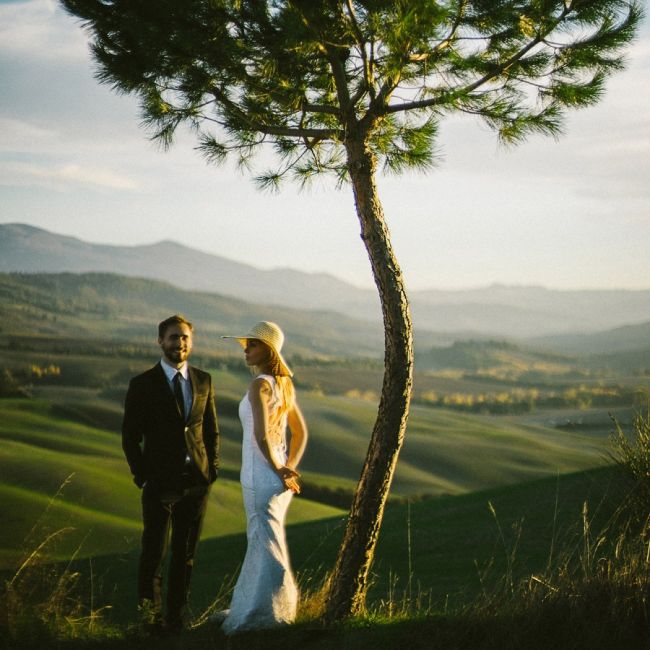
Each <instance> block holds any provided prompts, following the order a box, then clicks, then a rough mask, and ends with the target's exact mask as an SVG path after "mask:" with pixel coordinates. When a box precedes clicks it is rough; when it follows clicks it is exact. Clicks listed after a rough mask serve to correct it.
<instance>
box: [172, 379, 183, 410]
mask: <svg viewBox="0 0 650 650" xmlns="http://www.w3.org/2000/svg"><path fill="white" fill-rule="evenodd" d="M172 383H173V384H174V397H175V398H176V404H177V406H178V410H179V411H180V413H181V417H182V418H183V420H184V419H185V398H184V397H183V389H182V387H181V373H180V372H177V373H176V374H175V375H174V381H173V382H172Z"/></svg>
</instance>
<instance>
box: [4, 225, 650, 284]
mask: <svg viewBox="0 0 650 650" xmlns="http://www.w3.org/2000/svg"><path fill="white" fill-rule="evenodd" d="M0 226H28V227H32V228H37V229H38V230H44V231H46V232H49V233H51V234H53V235H59V236H62V237H70V238H72V239H76V240H78V241H80V242H83V243H84V244H90V245H93V246H108V247H112V248H140V247H148V246H151V247H153V246H157V245H159V244H165V243H171V244H176V245H180V246H183V247H185V248H186V249H188V250H193V251H197V252H199V253H203V254H205V255H212V256H214V257H218V258H223V259H226V260H229V261H231V262H236V263H238V264H245V265H246V266H251V267H253V268H255V269H258V270H263V271H285V270H286V271H293V272H297V273H305V274H308V275H316V276H317V275H327V276H330V277H333V278H335V279H336V280H339V281H340V282H345V283H346V284H348V285H350V286H352V287H355V288H356V289H360V290H362V291H371V292H374V291H376V289H375V288H374V287H368V286H361V285H359V284H355V283H354V282H351V281H349V280H347V279H345V278H343V277H341V276H339V275H337V274H336V272H335V271H327V270H324V271H310V270H304V269H298V268H293V267H289V266H273V267H263V266H256V265H254V264H248V263H247V262H242V261H241V260H237V259H235V258H233V257H229V256H227V255H217V254H216V253H214V252H212V251H209V250H204V249H201V248H200V247H198V246H188V245H186V244H183V243H182V242H179V241H175V240H173V239H159V240H152V241H150V242H145V243H141V244H111V243H106V242H96V241H90V240H88V239H83V238H81V237H78V236H76V235H74V234H67V233H61V232H56V231H54V230H49V229H47V228H40V227H39V226H34V225H32V224H28V223H21V222H9V223H0ZM18 272H20V271H18ZM100 272H101V273H104V271H100ZM34 273H39V271H35V272H34ZM43 273H48V272H47V271H43ZM115 273H116V274H117V275H120V273H119V272H117V271H116V272H115ZM498 287H503V288H513V289H543V290H546V291H560V292H573V291H650V283H649V284H648V285H647V286H645V287H586V288H585V287H553V286H548V285H543V284H517V283H504V282H487V283H485V284H478V285H475V286H466V287H459V288H453V287H435V286H431V287H424V288H418V289H413V290H412V292H427V291H439V292H471V291H480V290H484V289H490V288H498ZM407 289H408V287H407Z"/></svg>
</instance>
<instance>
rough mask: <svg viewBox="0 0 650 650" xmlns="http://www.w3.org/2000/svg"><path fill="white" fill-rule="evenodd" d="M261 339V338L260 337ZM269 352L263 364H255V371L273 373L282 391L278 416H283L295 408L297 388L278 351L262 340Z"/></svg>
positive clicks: (280, 391)
mask: <svg viewBox="0 0 650 650" xmlns="http://www.w3.org/2000/svg"><path fill="white" fill-rule="evenodd" d="M258 340H259V339H258ZM260 343H261V344H262V345H263V346H264V348H265V349H266V351H267V353H268V357H267V358H266V360H265V361H264V365H263V366H255V369H254V370H255V372H256V373H257V372H267V373H268V374H269V375H273V378H274V379H275V383H276V384H277V386H278V389H279V393H280V405H279V407H278V417H281V416H282V415H284V414H285V413H287V412H288V411H290V410H291V409H292V408H293V405H294V404H295V402H296V390H295V388H294V386H293V381H292V380H291V377H290V376H289V375H288V374H287V371H286V369H285V368H284V365H283V364H282V362H281V361H280V357H279V356H278V353H277V352H276V351H275V350H274V349H273V348H272V347H271V346H270V345H268V344H266V343H264V341H260Z"/></svg>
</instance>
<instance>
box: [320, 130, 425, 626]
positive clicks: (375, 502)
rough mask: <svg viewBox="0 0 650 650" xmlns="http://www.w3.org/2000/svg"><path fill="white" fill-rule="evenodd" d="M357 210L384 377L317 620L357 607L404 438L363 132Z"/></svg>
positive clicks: (407, 355) (401, 374)
mask: <svg viewBox="0 0 650 650" xmlns="http://www.w3.org/2000/svg"><path fill="white" fill-rule="evenodd" d="M346 149H347V154H348V169H349V171H350V178H351V181H352V186H353V190H354V198H355V204H356V209H357V216H358V217H359V222H360V224H361V239H362V240H363V242H364V244H365V246H366V250H367V251H368V256H369V258H370V262H371V264H372V271H373V275H374V279H375V283H376V285H377V290H378V292H379V297H380V300H381V308H382V314H383V319H384V337H385V338H384V345H385V354H384V380H383V385H382V391H381V398H380V401H379V409H378V413H377V420H376V421H375V425H374V428H373V432H372V437H371V439H370V445H369V446H368V453H367V456H366V461H365V464H364V466H363V470H362V472H361V478H360V480H359V484H358V486H357V491H356V494H355V498H354V502H353V504H352V508H351V510H350V515H349V518H348V522H347V527H346V531H345V536H344V538H343V542H342V545H341V549H340V551H339V555H338V558H337V561H336V564H335V566H334V570H333V572H332V575H331V577H330V580H329V585H328V590H327V595H326V601H325V612H324V619H325V621H327V622H333V621H337V620H342V619H345V618H348V617H350V616H354V615H357V614H359V613H361V612H362V611H363V609H364V607H365V598H366V592H367V590H368V573H369V570H370V566H371V564H372V560H373V557H374V552H375V546H376V543H377V538H378V535H379V528H380V526H381V520H382V517H383V513H384V506H385V504H386V499H387V497H388V491H389V489H390V485H391V482H392V479H393V474H394V472H395V466H396V464H397V457H398V455H399V451H400V449H401V446H402V442H403V440H404V432H405V429H406V420H407V418H408V412H409V403H410V398H411V387H412V381H413V379H412V376H413V336H412V327H411V315H410V309H409V304H408V299H407V296H406V291H405V289H404V282H403V278H402V271H401V269H400V267H399V265H398V263H397V260H396V259H395V255H394V253H393V249H392V245H391V242H390V234H389V232H388V228H387V226H386V222H385V219H384V213H383V209H382V206H381V203H380V201H379V197H378V195H377V187H376V184H375V171H376V162H375V157H374V156H373V154H372V152H371V151H370V149H369V148H368V146H367V144H366V142H365V138H359V139H356V140H355V139H348V140H347V141H346Z"/></svg>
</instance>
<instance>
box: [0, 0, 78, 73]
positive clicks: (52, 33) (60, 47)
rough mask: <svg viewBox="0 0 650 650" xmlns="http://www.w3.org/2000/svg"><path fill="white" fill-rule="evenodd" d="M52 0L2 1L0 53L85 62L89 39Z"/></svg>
mask: <svg viewBox="0 0 650 650" xmlns="http://www.w3.org/2000/svg"><path fill="white" fill-rule="evenodd" d="M71 21H72V19H71V18H70V17H69V16H68V15H67V14H65V12H64V11H63V10H62V9H60V8H59V5H58V3H56V2H53V1H51V0H31V1H30V2H14V3H0V55H3V56H5V57H7V58H10V57H19V58H21V59H22V60H24V59H26V58H27V59H30V60H42V59H49V58H51V57H56V59H57V60H58V61H59V62H65V61H67V62H70V61H85V60H87V58H88V44H87V38H86V36H85V34H84V32H83V31H82V30H81V29H75V30H71V29H70V24H71Z"/></svg>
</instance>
